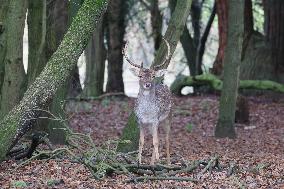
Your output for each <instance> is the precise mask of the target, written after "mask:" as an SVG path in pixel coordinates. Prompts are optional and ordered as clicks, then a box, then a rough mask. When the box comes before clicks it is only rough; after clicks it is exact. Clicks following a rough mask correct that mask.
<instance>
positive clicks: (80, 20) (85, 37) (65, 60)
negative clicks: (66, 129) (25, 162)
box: [0, 0, 107, 161]
mask: <svg viewBox="0 0 284 189" xmlns="http://www.w3.org/2000/svg"><path fill="white" fill-rule="evenodd" d="M19 2H22V1H19ZM106 6H107V0H96V1H93V0H85V1H84V4H83V5H82V7H81V9H80V10H79V12H78V14H77V16H76V18H75V19H74V21H73V22H72V25H71V26H70V28H69V30H68V32H67V33H66V34H65V36H64V39H63V41H62V42H61V44H60V46H59V47H58V49H57V51H56V52H55V53H54V54H53V55H52V57H51V59H50V60H49V61H48V63H47V66H46V67H45V68H44V70H43V71H42V72H41V74H40V75H39V76H38V77H37V79H36V80H35V82H34V83H33V84H32V85H31V86H30V87H29V88H28V90H27V92H26V93H25V95H24V97H23V99H22V100H21V102H20V104H19V105H17V106H16V107H14V108H13V110H12V111H10V112H9V113H8V115H7V116H5V118H4V119H2V120H1V122H0V161H2V160H3V159H4V158H5V156H6V153H7V152H8V151H9V150H10V149H11V147H13V146H14V145H15V144H16V142H17V141H18V140H19V139H20V138H21V137H22V136H23V135H24V134H25V133H26V132H27V131H28V130H29V129H30V126H31V125H32V124H33V122H34V121H35V120H36V119H37V118H38V116H39V113H40V112H41V111H40V109H41V108H42V107H44V106H46V104H49V103H50V102H51V100H52V98H53V97H54V95H55V94H56V91H57V89H59V88H60V87H62V85H63V84H64V83H65V82H66V80H67V79H68V77H69V76H70V73H71V71H72V70H73V68H74V67H75V65H76V63H77V60H78V58H79V56H80V55H81V54H82V52H83V50H84V49H85V47H86V45H87V43H88V41H89V38H90V36H91V34H92V32H93V31H94V28H95V23H97V21H98V20H99V18H100V16H101V15H102V14H103V13H104V11H105V9H106Z"/></svg>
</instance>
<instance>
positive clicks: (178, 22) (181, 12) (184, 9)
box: [118, 0, 191, 151]
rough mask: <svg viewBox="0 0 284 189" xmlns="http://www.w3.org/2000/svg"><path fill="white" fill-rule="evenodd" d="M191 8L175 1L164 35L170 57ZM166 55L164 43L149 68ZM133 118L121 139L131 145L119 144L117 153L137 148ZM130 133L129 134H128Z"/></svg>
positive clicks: (181, 0)
mask: <svg viewBox="0 0 284 189" xmlns="http://www.w3.org/2000/svg"><path fill="white" fill-rule="evenodd" d="M190 7H191V0H179V1H177V5H176V8H175V11H174V13H173V14H172V17H171V19H170V22H169V25H168V28H167V31H166V33H165V35H164V38H165V39H166V40H167V41H168V42H169V43H170V46H171V51H170V54H171V55H172V54H173V53H174V51H175V49H176V45H177V43H178V41H179V39H180V36H181V34H182V32H183V29H184V25H185V23H186V20H187V17H188V15H189V12H190ZM166 54H167V46H166V44H165V43H162V44H161V46H160V48H159V50H158V52H157V54H156V56H155V59H154V62H153V64H152V65H151V67H153V66H155V65H158V64H160V63H161V62H162V61H163V60H164V59H165V57H166ZM169 63H170V62H169V61H168V62H167V63H165V64H164V66H163V68H164V69H165V68H167V67H168V65H169ZM133 120H136V118H135V113H134V112H132V114H131V115H130V116H129V118H128V122H127V125H126V126H125V127H124V129H123V134H122V138H123V140H130V141H131V143H130V144H128V145H127V147H125V145H123V144H120V145H119V146H118V150H119V151H128V150H129V149H131V150H133V149H137V148H138V145H137V144H138V137H137V136H138V133H139V129H138V124H137V121H133ZM128 133H131V134H128Z"/></svg>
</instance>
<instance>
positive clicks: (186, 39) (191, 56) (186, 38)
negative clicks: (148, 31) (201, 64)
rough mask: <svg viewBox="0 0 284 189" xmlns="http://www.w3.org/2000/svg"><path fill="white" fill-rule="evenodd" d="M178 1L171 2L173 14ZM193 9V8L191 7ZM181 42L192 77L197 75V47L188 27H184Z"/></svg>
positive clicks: (171, 0) (172, 0) (170, 0)
mask: <svg viewBox="0 0 284 189" xmlns="http://www.w3.org/2000/svg"><path fill="white" fill-rule="evenodd" d="M176 2H177V1H176V0H169V7H170V10H171V14H172V13H173V12H174V10H175V7H176ZM191 9H192V6H191ZM180 42H181V45H182V48H183V50H184V54H185V57H186V60H187V65H188V68H189V72H190V75H192V76H194V75H196V73H195V71H196V66H195V62H196V46H195V42H194V39H193V38H192V37H191V35H190V33H189V30H188V28H187V26H186V25H185V26H184V30H183V32H182V35H181V37H180Z"/></svg>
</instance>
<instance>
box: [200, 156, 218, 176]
mask: <svg viewBox="0 0 284 189" xmlns="http://www.w3.org/2000/svg"><path fill="white" fill-rule="evenodd" d="M217 162H218V156H214V157H213V158H211V159H210V161H209V162H208V164H207V165H206V167H204V169H202V171H201V172H200V173H199V174H198V175H197V178H198V179H200V178H201V176H202V175H203V174H204V173H205V172H206V171H208V170H210V169H212V168H214V167H216V165H217Z"/></svg>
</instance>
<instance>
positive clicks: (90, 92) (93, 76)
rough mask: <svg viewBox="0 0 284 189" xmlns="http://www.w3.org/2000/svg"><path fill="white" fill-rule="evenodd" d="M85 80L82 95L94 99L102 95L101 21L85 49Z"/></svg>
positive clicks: (102, 44)
mask: <svg viewBox="0 0 284 189" xmlns="http://www.w3.org/2000/svg"><path fill="white" fill-rule="evenodd" d="M85 53H86V79H85V87H84V95H85V96H87V97H96V96H100V95H102V94H103V86H104V75H105V74H104V73H105V61H106V53H107V52H106V48H105V44H104V21H103V19H101V20H100V21H99V23H98V26H97V28H96V30H95V32H94V34H93V36H92V39H91V40H90V42H89V44H88V46H87V48H86V51H85Z"/></svg>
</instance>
